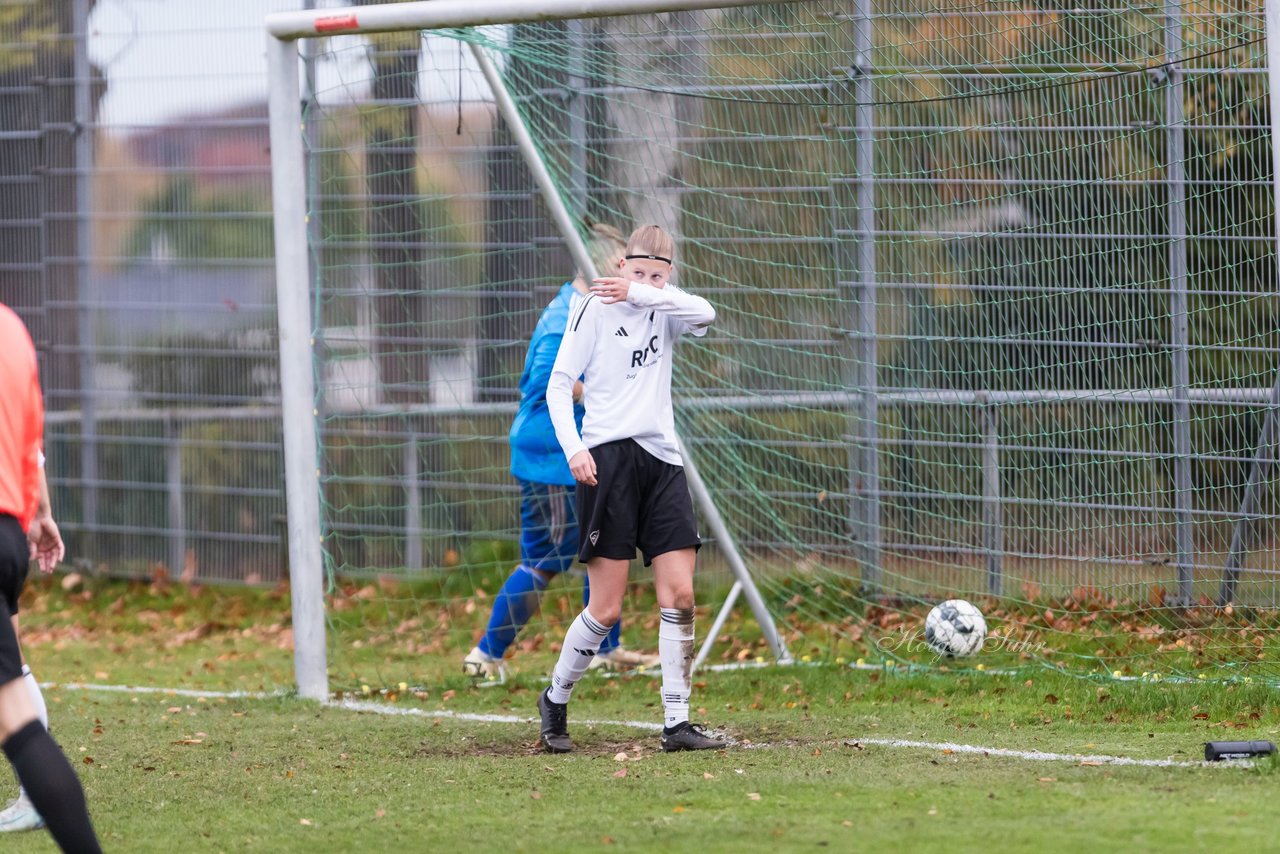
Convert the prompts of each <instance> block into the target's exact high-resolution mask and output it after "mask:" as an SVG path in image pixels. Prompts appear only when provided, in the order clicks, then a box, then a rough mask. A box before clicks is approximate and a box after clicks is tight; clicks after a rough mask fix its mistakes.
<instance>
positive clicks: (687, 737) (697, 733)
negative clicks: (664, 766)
mask: <svg viewBox="0 0 1280 854" xmlns="http://www.w3.org/2000/svg"><path fill="white" fill-rule="evenodd" d="M728 746H729V743H728V742H727V741H723V740H722V739H718V738H712V737H711V736H709V735H707V734H706V732H705V731H704V730H703V729H702V727H700V726H698V725H697V724H691V723H689V722H688V721H684V722H683V723H678V724H676V725H675V726H674V727H671V728H670V729H667V728H663V730H662V749H663V751H665V752H666V753H674V752H675V751H677V750H720V749H721V748H723V747H728Z"/></svg>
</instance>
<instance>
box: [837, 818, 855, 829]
mask: <svg viewBox="0 0 1280 854" xmlns="http://www.w3.org/2000/svg"><path fill="white" fill-rule="evenodd" d="M840 823H841V824H843V825H844V826H845V827H853V822H851V821H849V820H848V819H845V820H844V821H842V822H840Z"/></svg>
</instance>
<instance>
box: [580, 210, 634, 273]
mask: <svg viewBox="0 0 1280 854" xmlns="http://www.w3.org/2000/svg"><path fill="white" fill-rule="evenodd" d="M626 250H627V239H626V238H625V237H623V236H622V232H621V231H619V230H618V229H617V228H616V227H615V226H612V225H609V224H608V223H604V222H596V223H592V225H591V231H590V234H588V235H587V254H588V255H590V256H591V263H592V264H594V265H595V267H596V273H597V274H599V275H601V276H612V275H613V274H614V270H616V269H617V267H618V259H620V258H621V257H622V256H623V255H624V254H626ZM578 278H579V279H585V278H586V274H585V273H584V272H583V271H582V270H579V271H578Z"/></svg>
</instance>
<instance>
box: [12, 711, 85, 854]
mask: <svg viewBox="0 0 1280 854" xmlns="http://www.w3.org/2000/svg"><path fill="white" fill-rule="evenodd" d="M4 753H5V756H8V757H9V761H10V762H11V763H13V770H14V771H16V772H17V773H18V779H19V780H21V781H22V785H23V787H24V788H25V789H26V790H27V796H28V797H30V798H31V803H32V804H33V805H34V806H35V808H36V810H37V811H38V812H39V813H40V817H41V818H43V819H44V823H45V825H46V826H47V827H48V828H49V833H50V834H51V835H52V836H53V840H54V841H55V842H57V843H58V845H59V847H61V848H62V850H63V851H66V852H69V854H101V852H102V848H101V847H99V845H98V837H97V836H95V835H94V832H93V825H92V824H91V823H90V822H89V810H88V808H87V807H86V806H85V802H84V789H82V788H81V787H80V780H79V779H78V778H77V777H76V772H75V770H74V769H73V768H72V767H71V763H70V762H68V761H67V757H66V756H63V755H62V750H61V749H60V748H59V747H58V743H57V742H55V741H54V740H53V738H52V737H51V736H50V735H49V733H48V732H47V731H46V730H45V728H44V727H43V726H41V725H40V721H38V720H34V721H32V722H31V723H29V724H27V725H26V726H24V727H23V728H22V729H20V730H18V731H17V732H15V733H13V734H12V735H10V736H9V738H8V739H7V740H6V741H5V743H4Z"/></svg>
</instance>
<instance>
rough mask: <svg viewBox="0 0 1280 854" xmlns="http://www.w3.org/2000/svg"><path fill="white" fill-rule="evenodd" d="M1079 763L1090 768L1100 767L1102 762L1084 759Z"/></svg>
mask: <svg viewBox="0 0 1280 854" xmlns="http://www.w3.org/2000/svg"><path fill="white" fill-rule="evenodd" d="M1080 764H1081V765H1087V766H1088V767H1090V768H1100V767H1102V763H1101V762H1090V761H1088V760H1085V761H1084V762H1081V763H1080Z"/></svg>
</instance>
